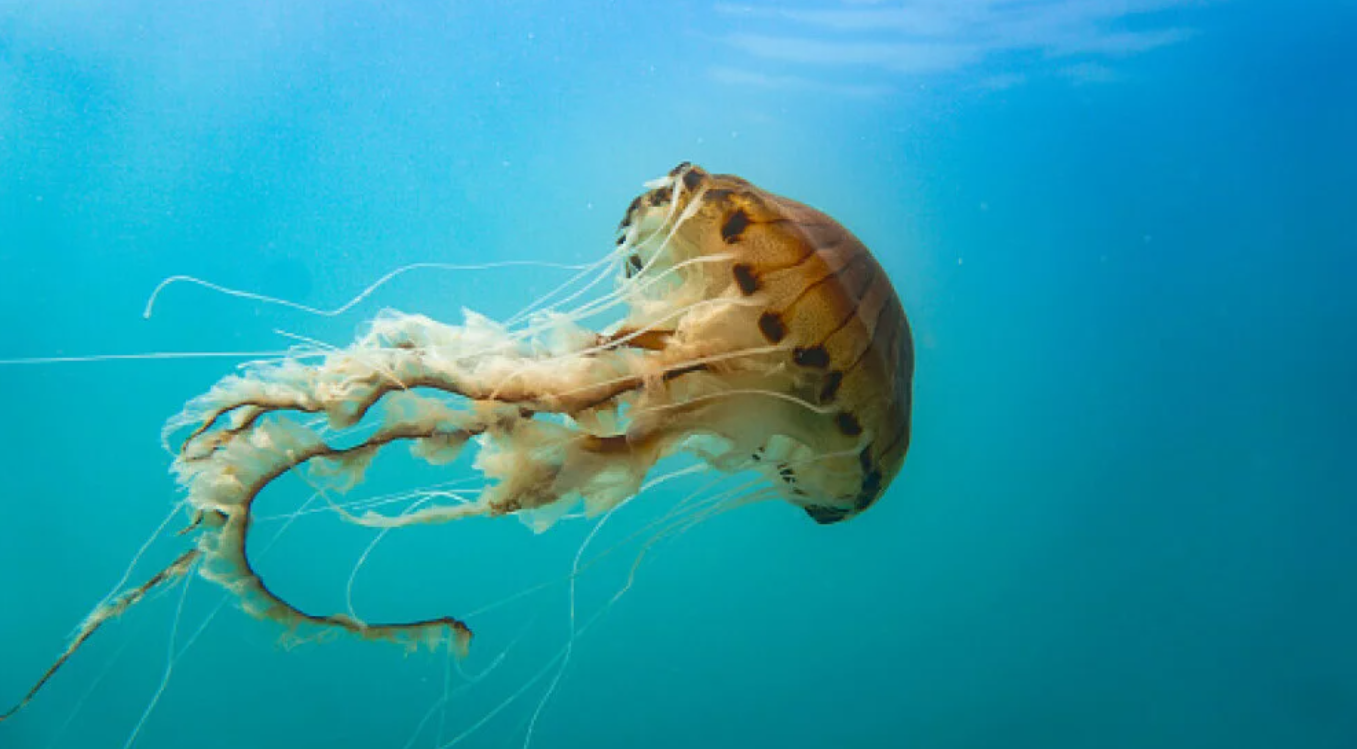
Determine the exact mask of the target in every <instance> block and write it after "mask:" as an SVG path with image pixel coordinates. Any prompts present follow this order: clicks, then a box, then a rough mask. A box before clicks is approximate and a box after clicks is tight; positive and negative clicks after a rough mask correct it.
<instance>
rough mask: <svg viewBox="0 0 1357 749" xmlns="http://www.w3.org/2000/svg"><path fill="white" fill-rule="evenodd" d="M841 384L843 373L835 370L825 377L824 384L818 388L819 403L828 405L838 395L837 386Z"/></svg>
mask: <svg viewBox="0 0 1357 749" xmlns="http://www.w3.org/2000/svg"><path fill="white" fill-rule="evenodd" d="M842 384H843V372H840V371H838V370H837V369H836V370H834V371H832V372H830V373H829V374H827V375H825V384H823V385H821V386H820V402H821V403H828V402H830V401H832V400H834V396H836V395H838V394H839V385H842Z"/></svg>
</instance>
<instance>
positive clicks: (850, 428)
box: [834, 411, 862, 437]
mask: <svg viewBox="0 0 1357 749" xmlns="http://www.w3.org/2000/svg"><path fill="white" fill-rule="evenodd" d="M834 425H835V426H837V427H838V428H839V431H840V432H843V433H844V434H846V435H848V436H849V437H856V436H858V435H859V434H862V425H861V424H859V423H858V417H856V416H854V415H853V414H850V413H848V412H847V411H840V412H839V415H838V416H835V417H834Z"/></svg>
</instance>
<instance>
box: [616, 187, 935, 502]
mask: <svg viewBox="0 0 1357 749" xmlns="http://www.w3.org/2000/svg"><path fill="white" fill-rule="evenodd" d="M672 216H677V220H673V219H671V218H670V217H672ZM622 227H623V230H624V231H625V232H626V237H627V239H628V242H629V243H631V244H634V245H635V246H636V247H637V248H638V249H637V250H636V251H635V252H634V253H633V254H632V255H631V256H630V257H629V258H628V260H627V263H626V267H627V268H628V270H629V271H633V272H639V271H640V270H645V271H646V273H647V274H649V273H664V272H666V271H670V270H671V269H675V268H678V269H680V270H679V272H677V273H674V275H675V276H676V278H674V279H673V280H671V281H669V282H668V283H667V284H656V285H657V286H660V291H659V292H658V293H654V294H652V293H650V292H649V291H648V289H647V288H646V286H645V285H643V284H636V286H637V287H638V288H637V291H636V292H635V296H637V297H639V299H636V300H635V301H633V303H632V304H631V306H630V309H631V312H630V316H629V317H628V319H627V321H626V322H625V323H624V328H623V329H624V330H626V329H635V330H640V329H646V330H656V329H659V330H661V331H663V332H664V333H665V339H666V340H665V344H664V346H663V347H662V348H661V355H662V356H663V357H664V358H665V359H667V360H668V361H667V362H666V366H665V372H666V374H667V375H669V376H671V377H673V378H674V380H677V379H678V377H679V373H681V375H682V382H677V381H675V382H673V384H671V386H670V388H669V389H668V390H667V391H662V392H663V395H660V397H667V398H668V399H670V401H671V402H672V403H673V406H672V407H670V408H667V409H665V410H664V412H663V415H660V414H659V413H658V412H657V414H656V415H657V419H656V420H655V422H656V423H648V422H650V421H651V420H649V419H647V418H646V417H644V416H642V417H638V418H637V419H636V420H635V422H634V423H633V424H632V425H631V427H630V429H629V432H628V433H629V435H635V436H637V437H639V436H640V435H650V434H651V433H652V431H659V432H663V433H668V434H684V433H693V434H700V433H707V434H712V435H715V436H719V437H722V438H724V439H725V441H726V442H727V443H728V445H729V447H728V449H727V450H726V451H724V452H723V453H722V455H721V458H720V460H719V461H718V462H719V464H720V466H721V467H722V468H726V469H730V468H737V467H738V468H743V467H750V464H751V463H757V462H764V463H770V462H771V463H774V468H775V476H776V479H777V482H776V484H778V485H780V488H781V494H782V496H783V498H785V499H786V500H788V501H790V502H792V503H793V504H796V505H798V506H800V507H802V508H804V509H805V510H806V512H807V513H809V514H810V516H811V517H812V518H814V519H815V520H816V521H817V522H820V523H834V522H838V521H842V520H845V519H847V518H850V517H853V516H855V515H857V514H859V513H861V512H863V511H864V510H866V509H867V508H868V507H870V506H871V505H872V504H873V503H874V502H875V501H876V500H877V498H878V497H880V496H881V494H882V492H884V491H885V489H886V487H887V485H888V484H889V483H890V481H891V479H892V478H893V477H894V476H895V474H896V473H897V472H898V471H899V469H900V466H901V464H902V463H903V462H904V456H905V452H906V451H907V450H908V448H909V431H910V408H911V391H912V386H911V382H912V378H913V371H914V347H913V342H912V339H911V337H910V330H909V324H908V321H907V320H906V317H905V313H904V309H903V307H902V306H901V303H900V300H899V298H898V296H897V295H896V292H895V290H894V288H893V287H892V286H891V282H890V279H889V278H887V276H886V274H885V272H884V271H883V270H882V268H881V266H880V264H879V263H878V262H877V261H876V259H875V258H874V257H873V256H872V254H871V253H870V252H869V251H868V250H867V248H866V247H865V246H864V245H863V244H862V242H861V241H860V240H858V238H857V237H855V236H854V235H853V234H852V233H850V232H849V231H848V230H847V229H845V228H844V227H843V226H841V225H840V224H839V223H838V222H837V221H835V220H834V219H832V218H830V217H829V216H827V215H825V214H824V213H821V212H820V211H817V210H815V209H813V208H810V207H808V206H806V205H803V204H801V203H798V202H795V201H793V200H789V199H787V198H784V197H781V196H778V195H775V194H773V193H770V192H768V191H766V190H762V189H760V188H758V187H756V186H754V185H752V184H750V183H749V182H748V181H746V180H744V179H741V178H739V177H736V176H732V175H720V174H717V175H714V174H708V173H707V172H705V171H703V170H702V169H701V168H699V167H696V166H692V165H689V164H682V165H680V166H679V167H678V168H676V169H675V170H674V171H673V172H671V173H670V175H669V177H668V178H667V179H666V180H663V181H662V182H661V183H660V184H657V185H655V186H654V187H653V189H652V190H651V191H650V192H648V193H645V194H644V195H641V196H640V197H638V198H637V199H636V200H635V201H634V202H633V203H632V205H631V207H630V208H629V209H628V211H627V215H626V217H625V218H624V219H623V221H622ZM657 235H662V237H663V238H662V240H661V241H658V242H652V241H648V240H650V239H651V238H652V237H655V236H657ZM633 283H634V281H633ZM675 310H684V311H683V312H682V313H681V314H679V315H677V317H675ZM666 321H672V326H671V327H669V328H668V329H666ZM706 359H716V361H714V362H713V363H712V364H710V365H706V364H704V363H703V361H704V360H706ZM689 362H695V363H689ZM793 463H795V464H797V465H796V466H795V467H792V465H791V464H793Z"/></svg>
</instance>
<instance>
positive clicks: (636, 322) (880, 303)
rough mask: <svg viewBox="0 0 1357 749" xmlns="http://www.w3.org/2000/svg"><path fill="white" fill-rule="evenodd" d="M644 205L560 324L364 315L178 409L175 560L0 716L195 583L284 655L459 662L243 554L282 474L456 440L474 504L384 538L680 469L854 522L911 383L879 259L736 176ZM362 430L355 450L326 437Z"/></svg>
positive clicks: (896, 464) (897, 447)
mask: <svg viewBox="0 0 1357 749" xmlns="http://www.w3.org/2000/svg"><path fill="white" fill-rule="evenodd" d="M646 187H647V191H645V192H644V193H642V194H641V195H639V196H638V197H636V199H635V200H633V201H632V203H631V205H630V206H629V207H628V208H627V210H626V213H625V216H624V217H623V219H622V222H621V224H620V227H619V229H618V234H617V243H616V247H615V248H614V249H613V251H612V252H610V253H609V254H608V255H607V256H606V257H605V258H604V259H603V260H602V261H600V263H599V265H598V267H599V268H600V269H602V270H601V275H600V278H607V277H612V278H615V279H616V283H615V284H614V287H613V288H612V289H611V290H610V291H607V292H605V293H603V294H602V295H601V296H600V297H599V298H597V299H593V300H591V301H588V302H586V303H581V304H579V305H578V306H576V307H574V308H572V309H568V310H566V311H562V310H561V307H562V306H564V304H563V303H568V302H573V301H574V300H573V299H572V298H571V297H567V298H566V299H564V300H561V302H562V303H558V304H556V305H553V306H549V307H545V308H544V309H543V310H542V311H540V312H537V313H535V314H533V315H531V316H530V317H528V318H527V320H526V322H525V323H524V324H522V325H518V326H513V325H508V324H500V323H497V322H495V321H493V320H491V319H488V318H486V317H484V316H481V315H477V314H475V313H472V312H469V311H468V312H466V319H465V320H464V322H463V323H462V324H461V325H448V324H444V323H440V322H437V321H435V320H432V319H430V318H428V317H426V316H422V315H415V314H401V313H396V312H384V313H383V314H381V315H379V316H378V317H377V318H376V319H374V320H373V321H371V322H370V324H369V325H368V326H367V328H366V330H365V332H364V333H363V334H362V335H361V336H359V337H358V339H357V340H356V341H355V342H354V343H353V344H352V345H350V346H349V347H347V348H344V349H336V350H332V351H329V352H328V353H326V354H325V355H324V357H323V358H322V359H320V360H318V361H311V360H306V361H304V360H303V359H302V358H301V357H289V358H285V359H283V360H280V361H269V362H260V363H255V364H254V365H251V366H249V367H247V368H245V369H244V370H242V371H241V372H240V373H237V374H233V375H230V376H227V377H225V378H224V379H222V380H220V381H219V382H218V383H216V385H214V386H213V387H212V388H211V389H210V390H209V391H208V392H206V393H205V394H203V395H201V396H199V397H197V398H195V399H193V400H191V401H190V402H189V403H188V404H186V406H185V408H184V409H183V411H182V412H181V413H180V414H178V415H177V416H175V417H174V418H173V419H171V420H170V421H169V422H168V424H167V425H166V436H167V439H169V438H170V437H173V436H175V435H181V434H185V433H186V436H184V437H183V438H182V441H181V442H180V444H179V446H178V448H177V451H176V456H175V458H174V461H173V466H172V472H173V474H174V475H175V477H176V479H177V481H178V484H179V485H180V486H181V487H182V489H183V491H184V493H185V499H184V501H183V504H184V506H185V508H186V510H187V513H188V515H189V520H188V525H187V527H186V528H184V530H183V531H181V534H182V535H184V536H185V537H187V538H189V539H190V540H191V543H190V544H189V545H188V546H189V548H187V549H186V550H185V551H183V553H182V554H181V555H180V556H179V557H178V558H176V559H175V560H174V561H173V562H172V563H171V564H170V565H169V566H167V567H166V568H164V569H162V570H161V571H159V572H157V573H156V574H155V575H154V576H152V577H151V578H150V579H149V580H147V581H146V582H145V583H143V584H141V585H139V586H137V587H134V588H130V589H128V590H125V591H123V592H121V593H119V594H117V595H115V596H113V597H110V598H109V599H107V600H105V601H104V602H103V603H101V604H100V605H99V606H98V607H96V609H95V610H94V611H93V612H92V613H91V614H90V615H89V616H88V617H87V618H86V620H85V621H84V622H83V623H82V624H81V625H80V627H79V628H78V629H77V630H76V632H75V634H74V636H73V637H72V639H71V641H70V643H69V645H68V646H67V647H66V649H65V650H64V652H62V653H61V654H60V656H59V657H58V658H57V659H56V661H55V662H54V663H53V664H52V665H51V667H50V668H49V669H48V670H47V672H46V673H45V674H43V675H42V676H41V678H40V679H39V680H38V682H37V683H36V684H35V685H34V686H33V687H32V689H31V690H30V691H29V692H28V693H27V694H26V695H25V696H24V697H23V698H22V700H21V701H20V702H19V703H18V704H17V705H16V706H15V707H13V708H11V709H10V710H9V711H8V712H7V713H5V714H4V715H3V716H0V720H3V719H4V718H8V717H10V716H11V715H13V714H15V713H16V712H17V711H18V710H19V709H21V708H22V707H23V706H24V705H25V704H27V703H28V702H29V701H30V700H31V699H32V698H33V697H34V695H35V694H36V693H37V692H38V691H39V689H41V688H42V686H43V685H44V684H45V683H46V682H47V681H48V680H49V679H50V678H51V677H52V676H53V675H54V674H55V673H56V671H57V670H58V669H59V668H60V667H61V666H62V664H63V663H65V662H66V660H67V659H68V658H70V657H71V656H72V655H73V654H74V653H75V652H76V651H77V649H79V648H80V646H81V645H82V644H83V643H84V642H85V641H86V640H87V639H88V638H89V637H90V636H91V635H93V634H94V632H95V631H96V630H98V629H99V627H100V626H101V625H102V624H104V623H105V622H107V621H109V620H110V619H112V618H114V617H117V616H119V615H120V614H122V613H123V612H124V611H126V610H127V609H128V608H129V607H131V606H133V605H135V604H136V603H137V602H138V601H140V600H142V599H143V598H144V597H145V596H146V595H147V594H148V593H150V592H151V591H153V590H155V589H157V588H159V587H160V586H163V585H166V584H167V583H169V582H171V581H174V580H176V579H179V578H182V577H184V576H185V575H188V574H191V573H194V572H196V573H197V574H198V575H200V576H202V577H204V578H206V579H208V580H210V581H213V582H215V583H217V584H219V585H221V586H224V587H225V588H226V589H228V590H229V591H230V592H232V593H233V594H234V595H235V597H236V599H237V600H238V602H239V605H240V606H241V607H242V608H243V609H244V610H245V611H247V612H248V613H249V614H252V615H254V616H256V617H260V618H262V619H267V620H272V621H274V622H277V623H279V624H281V625H282V626H283V627H284V629H285V631H287V632H289V633H292V634H294V635H296V636H299V637H300V636H309V635H308V634H307V633H312V634H324V633H334V632H348V633H351V634H353V635H357V636H359V637H362V638H365V639H371V640H389V641H394V642H397V643H401V644H403V645H405V646H406V647H412V648H417V647H419V646H421V645H425V646H430V647H438V646H447V647H450V648H452V649H454V650H455V651H456V652H459V653H464V652H465V651H466V650H467V648H468V647H469V644H470V640H471V637H472V630H471V626H470V624H469V623H467V622H465V621H463V620H461V619H458V618H456V617H453V616H445V617H440V618H435V619H428V620H421V621H405V622H369V621H363V620H360V619H359V618H357V617H356V616H354V615H351V614H347V613H314V612H307V611H303V610H301V609H300V608H298V607H297V606H296V605H294V604H292V603H290V602H288V601H287V600H284V599H283V598H282V597H280V596H279V595H277V594H275V593H274V592H273V591H272V590H271V589H270V588H269V586H268V584H267V583H266V582H265V581H264V580H263V579H262V578H261V577H260V575H259V574H258V572H256V570H255V568H254V566H253V565H252V564H251V560H250V557H249V555H248V554H247V553H246V540H247V538H248V537H249V534H250V527H251V522H252V519H253V509H252V508H253V505H254V503H255V500H256V498H257V497H258V496H259V494H260V492H261V491H263V490H264V488H265V487H267V486H269V485H270V484H271V483H272V482H274V481H275V480H277V479H278V478H279V477H281V476H283V475H285V474H288V473H289V472H292V471H298V470H301V471H306V472H308V473H309V475H310V476H312V477H313V478H315V479H316V480H323V481H325V482H327V485H329V486H331V487H333V488H335V489H336V490H341V491H342V490H345V489H347V488H348V487H351V486H353V485H355V484H357V483H359V482H360V481H361V480H362V478H363V473H364V470H365V468H366V467H367V466H368V465H369V464H370V463H371V462H372V460H373V458H374V456H376V455H377V454H378V453H379V452H380V451H383V450H386V449H388V448H392V447H394V446H396V445H397V444H398V443H403V444H405V445H407V446H408V447H409V449H410V450H411V452H412V453H413V455H414V456H416V457H417V458H418V459H421V460H423V461H427V462H428V463H431V464H435V465H440V464H444V463H448V462H451V461H453V460H455V459H456V458H457V457H458V456H459V454H461V453H462V452H463V451H465V450H467V449H468V447H469V446H471V449H473V450H475V451H476V454H475V460H474V464H473V468H474V469H475V470H476V471H478V472H479V473H480V474H481V476H482V478H483V479H484V488H483V489H482V490H481V491H480V493H479V495H478V496H477V497H475V498H474V500H471V501H465V502H459V503H448V504H441V505H440V504H431V505H429V506H425V507H421V508H419V509H418V510H417V511H412V512H408V513H405V514H401V515H398V516H391V515H383V514H380V513H378V512H376V511H375V510H369V511H367V512H366V513H364V514H361V515H357V514H352V513H347V512H346V513H344V517H345V519H346V520H348V521H351V522H354V523H358V524H361V525H365V526H371V527H377V528H395V527H400V526H408V525H413V524H428V523H445V522H448V521H453V520H459V519H462V518H468V517H473V516H480V517H500V516H507V515H513V516H517V517H519V518H521V519H523V520H524V521H525V522H527V523H529V524H530V525H531V526H532V527H534V528H535V529H537V530H545V529H546V528H548V527H550V526H551V525H552V524H553V523H554V522H555V521H556V520H558V519H559V518H561V517H562V516H563V515H565V514H566V513H567V512H569V511H571V510H572V508H577V507H579V506H580V505H582V506H583V511H584V513H585V514H586V515H587V516H597V515H599V514H600V513H603V512H607V511H609V510H611V509H612V508H615V507H617V506H619V505H620V504H621V503H624V502H626V501H627V500H628V499H630V498H631V497H633V496H635V495H636V494H637V493H638V491H639V490H640V489H641V487H642V485H643V482H645V481H646V479H647V476H648V475H650V474H651V472H652V470H653V469H655V467H656V465H657V463H659V462H660V461H661V460H663V459H665V458H667V457H670V456H678V455H684V454H686V455H689V456H692V457H694V458H696V460H698V461H700V464H701V465H703V466H705V467H706V468H708V469H711V470H713V471H717V472H721V473H726V474H732V473H738V472H752V473H753V474H755V475H756V476H757V477H758V478H759V482H758V483H759V486H760V491H759V493H758V494H757V496H758V497H759V498H763V497H773V498H778V499H781V500H785V501H786V502H789V503H790V504H792V505H795V506H796V507H799V508H801V509H802V510H803V511H804V512H805V513H806V515H808V516H809V518H810V519H812V520H813V521H814V522H816V523H820V524H833V523H839V522H842V521H845V520H848V519H850V518H853V517H856V516H857V515H859V514H861V513H863V512H864V511H866V510H867V509H868V508H870V507H871V506H872V505H873V504H874V503H875V502H876V501H877V500H878V499H879V498H880V497H881V496H882V494H883V493H884V492H885V491H886V489H887V487H888V486H889V485H890V483H891V481H892V479H893V478H894V477H895V476H896V474H897V473H898V472H899V470H900V468H901V465H902V463H903V462H904V459H905V453H906V451H907V450H908V449H909V442H910V414H911V397H912V379H913V371H914V348H913V342H912V338H911V334H910V328H909V323H908V321H907V319H906V316H905V311H904V308H903V307H902V305H901V301H900V299H899V297H898V295H897V294H896V291H895V289H894V288H893V286H892V284H891V281H890V279H889V278H888V277H887V275H886V273H885V272H884V271H883V269H882V267H881V265H880V264H879V263H878V261H877V260H876V259H875V258H874V257H873V256H872V254H871V252H869V251H868V249H867V248H866V247H865V246H864V245H863V243H862V242H861V241H859V240H858V238H857V237H855V236H854V235H853V234H852V233H850V232H849V231H848V230H847V229H845V228H844V227H843V226H841V225H840V224H839V223H838V222H837V221H835V220H834V219H833V218H831V217H829V216H827V215H826V214H824V213H822V212H820V211H818V210H816V209H814V208H811V207H809V206H806V205H803V204H801V203H798V202H796V201H794V200H790V199H788V198H785V197H781V196H779V195H776V194H774V193H772V192H769V191H767V190H764V189H761V188H759V187H757V186H755V185H753V184H751V183H750V182H748V181H746V180H745V179H742V178H740V177H737V176H733V175H725V174H712V173H709V172H707V171H705V170H703V169H701V168H700V167H698V166H694V165H691V164H688V163H686V162H685V163H683V164H680V165H679V166H678V167H676V168H675V169H673V170H672V171H671V172H669V174H668V175H667V176H665V177H662V178H660V179H657V180H653V181H651V182H649V183H647V184H646ZM586 288H587V287H586ZM579 295H580V293H579V292H577V293H576V294H575V295H573V296H576V297H577V296H579ZM609 311H612V312H614V313H615V314H620V320H618V321H616V322H614V323H613V324H611V325H609V326H607V327H606V328H604V329H603V330H599V331H595V330H590V329H589V328H587V327H586V326H585V325H584V324H583V322H584V321H585V320H587V319H589V318H591V317H594V316H598V315H600V314H603V313H607V312H609ZM360 425H365V427H366V428H365V430H363V431H362V432H361V437H359V438H350V439H349V440H347V441H344V442H339V441H336V440H335V439H334V436H335V435H337V434H342V433H344V432H345V430H350V433H351V430H353V429H355V428H356V427H358V426H360Z"/></svg>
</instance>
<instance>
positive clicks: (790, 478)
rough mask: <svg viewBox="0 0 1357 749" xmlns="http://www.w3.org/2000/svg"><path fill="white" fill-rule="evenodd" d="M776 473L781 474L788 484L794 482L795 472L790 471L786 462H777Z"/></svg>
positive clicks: (790, 468)
mask: <svg viewBox="0 0 1357 749" xmlns="http://www.w3.org/2000/svg"><path fill="white" fill-rule="evenodd" d="M777 475H779V476H781V477H782V480H783V481H786V482H787V483H789V484H795V483H796V473H795V472H794V471H792V467H791V466H789V465H787V464H786V463H779V464H778V466H777Z"/></svg>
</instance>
